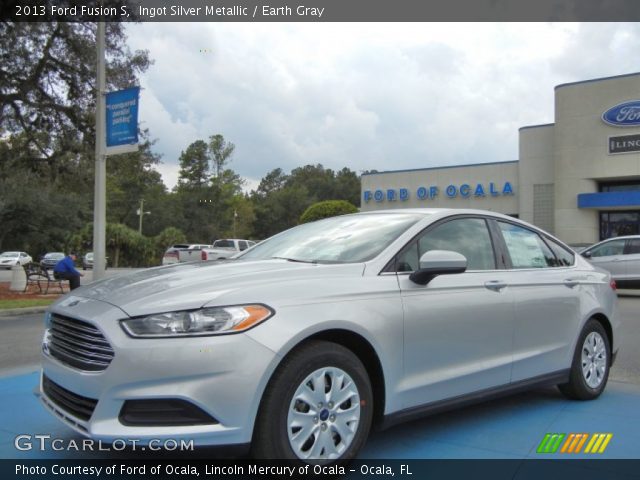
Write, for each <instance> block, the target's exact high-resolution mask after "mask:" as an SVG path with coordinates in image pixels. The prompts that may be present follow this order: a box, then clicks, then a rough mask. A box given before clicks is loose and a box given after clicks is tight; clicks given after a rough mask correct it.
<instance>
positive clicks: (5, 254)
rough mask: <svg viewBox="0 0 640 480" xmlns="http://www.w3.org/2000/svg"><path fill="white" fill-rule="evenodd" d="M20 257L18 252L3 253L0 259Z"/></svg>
mask: <svg viewBox="0 0 640 480" xmlns="http://www.w3.org/2000/svg"><path fill="white" fill-rule="evenodd" d="M18 255H20V254H19V253H18V252H4V253H3V254H2V255H0V257H17V256H18Z"/></svg>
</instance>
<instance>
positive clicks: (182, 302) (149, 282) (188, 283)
mask: <svg viewBox="0 0 640 480" xmlns="http://www.w3.org/2000/svg"><path fill="white" fill-rule="evenodd" d="M363 271H364V264H344V265H323V264H308V263H299V262H291V261H287V260H260V261H218V262H193V263H183V264H174V265H169V266H164V267H157V268H149V269H145V270H140V271H138V272H134V273H130V274H124V275H120V276H117V277H111V278H106V279H104V280H100V281H97V282H93V283H91V284H88V285H86V286H83V287H80V288H78V289H75V290H74V291H73V296H74V297H84V298H90V299H94V300H100V301H103V302H107V303H110V304H112V305H115V306H116V307H118V308H120V309H121V310H123V311H124V312H125V313H127V314H128V315H130V316H137V315H147V314H151V313H158V312H166V311H175V310H181V309H193V308H199V307H201V306H203V305H205V304H207V303H210V302H214V301H220V302H223V303H224V299H223V298H222V297H224V296H233V298H237V295H236V294H237V293H238V292H246V293H247V300H246V301H254V302H255V301H260V299H259V298H255V297H253V296H252V294H251V291H250V290H251V289H252V288H255V287H258V289H259V288H260V287H261V286H264V285H265V284H269V285H270V286H271V287H273V285H274V284H278V283H283V282H294V283H295V282H300V281H308V280H310V279H315V278H321V279H324V278H325V277H330V276H344V275H353V276H362V274H363ZM62 301H63V300H62V299H61V300H60V301H59V302H57V303H60V302H62Z"/></svg>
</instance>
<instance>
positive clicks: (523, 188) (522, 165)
mask: <svg viewBox="0 0 640 480" xmlns="http://www.w3.org/2000/svg"><path fill="white" fill-rule="evenodd" d="M553 127H554V126H553V124H550V125H535V126H532V127H523V128H521V129H520V131H519V136H520V141H519V156H520V162H519V167H518V184H519V185H520V190H519V193H518V199H519V203H518V205H519V211H520V218H521V219H523V220H525V221H527V222H529V223H534V224H537V225H538V226H539V227H541V228H545V229H547V230H549V231H550V232H553V229H554V228H553V227H554V225H553V212H552V213H551V216H550V217H551V218H549V220H548V221H543V222H542V223H549V224H550V225H542V224H539V223H540V222H536V220H537V219H538V218H545V220H546V217H547V215H546V212H540V211H538V212H536V211H535V208H534V204H537V205H544V204H545V203H547V202H545V201H544V200H545V199H541V198H538V199H537V200H538V201H537V202H536V194H535V193H536V191H537V193H538V196H540V195H543V194H544V193H543V192H546V191H551V193H553V184H554V173H555V172H554V165H553V131H554V130H553ZM536 186H537V187H536ZM549 202H550V203H551V205H550V208H551V209H554V208H555V207H554V204H555V202H554V199H553V196H552V198H551V199H549Z"/></svg>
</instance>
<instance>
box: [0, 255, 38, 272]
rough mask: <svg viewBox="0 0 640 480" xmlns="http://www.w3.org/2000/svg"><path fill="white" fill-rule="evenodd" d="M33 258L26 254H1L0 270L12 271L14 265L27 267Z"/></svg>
mask: <svg viewBox="0 0 640 480" xmlns="http://www.w3.org/2000/svg"><path fill="white" fill-rule="evenodd" d="M32 261H33V258H31V255H29V254H28V253H26V252H4V253H1V254H0V268H6V269H10V268H11V267H13V266H14V265H26V264H27V263H31V262H32Z"/></svg>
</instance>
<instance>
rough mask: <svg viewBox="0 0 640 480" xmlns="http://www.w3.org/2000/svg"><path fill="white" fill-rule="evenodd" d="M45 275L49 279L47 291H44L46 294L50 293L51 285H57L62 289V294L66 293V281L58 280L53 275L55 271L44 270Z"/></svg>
mask: <svg viewBox="0 0 640 480" xmlns="http://www.w3.org/2000/svg"><path fill="white" fill-rule="evenodd" d="M42 272H43V274H44V275H45V276H46V277H47V289H46V290H45V291H44V293H45V294H46V293H48V292H49V287H50V286H51V285H57V286H58V288H59V289H60V293H64V284H65V282H66V280H64V279H62V278H56V277H55V275H54V274H53V269H51V270H46V269H45V270H42Z"/></svg>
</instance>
